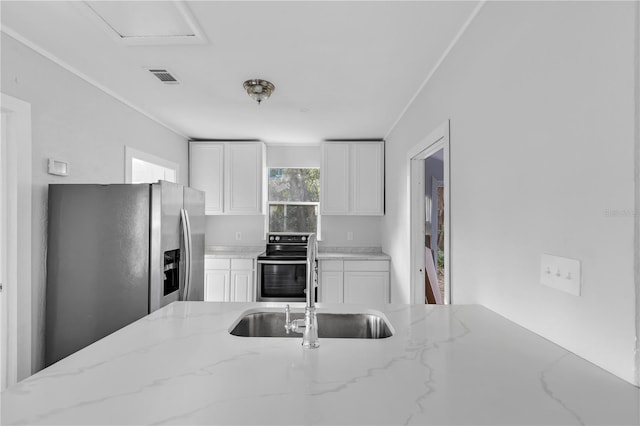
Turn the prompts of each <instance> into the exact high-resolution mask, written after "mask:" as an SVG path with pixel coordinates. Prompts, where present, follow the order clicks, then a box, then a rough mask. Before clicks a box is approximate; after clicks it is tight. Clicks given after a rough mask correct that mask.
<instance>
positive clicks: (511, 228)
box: [383, 2, 640, 382]
mask: <svg viewBox="0 0 640 426" xmlns="http://www.w3.org/2000/svg"><path fill="white" fill-rule="evenodd" d="M635 7H636V5H634V4H633V3H631V2H617V3H607V2H487V3H486V4H485V6H484V7H483V8H482V9H481V10H480V12H479V14H478V15H477V16H476V18H475V19H474V20H473V22H472V23H471V25H470V26H469V28H468V29H467V30H466V32H465V33H464V34H463V36H462V37H461V38H460V40H459V41H458V43H457V44H456V45H455V47H454V48H453V50H452V51H451V52H450V54H449V55H448V57H447V58H446V59H445V61H444V62H443V63H442V66H441V67H440V68H439V69H438V70H437V71H436V73H435V74H434V75H433V77H432V78H431V80H430V81H429V82H428V84H427V85H426V86H425V88H424V90H423V91H422V92H421V93H420V94H419V95H418V96H417V98H416V99H415V101H414V103H413V104H412V105H411V107H410V108H409V109H408V111H407V112H406V114H405V115H404V116H403V117H402V119H401V120H400V122H399V123H398V125H397V126H396V127H395V129H394V130H393V131H392V133H391V134H390V135H389V136H388V137H387V146H388V149H387V158H386V169H387V180H386V194H387V215H386V216H385V217H384V220H383V249H384V250H385V251H386V252H388V253H389V254H390V255H391V256H392V257H393V265H392V285H393V291H392V300H393V301H394V302H407V301H408V300H409V297H408V296H409V279H410V274H409V224H408V222H409V200H408V193H409V192H408V177H407V176H408V161H407V158H406V157H407V152H408V151H409V150H410V148H411V147H413V146H414V145H416V144H417V143H418V142H419V141H420V140H421V139H422V138H424V137H425V136H426V135H428V134H429V133H430V132H431V131H432V130H433V129H435V128H436V127H437V126H438V125H440V124H441V123H443V122H444V121H445V120H446V119H451V162H450V165H451V169H450V172H451V187H450V189H451V226H452V232H451V238H452V239H451V247H452V259H451V265H452V301H453V303H481V304H483V305H485V306H487V307H489V308H490V309H492V310H494V311H496V312H498V313H499V314H501V315H504V316H505V317H507V318H509V319H511V320H513V321H515V322H516V323H519V324H521V325H523V326H525V327H527V328H529V329H531V330H533V331H534V332H536V333H539V334H540V335H542V336H544V337H546V338H548V339H550V340H552V341H554V342H556V343H558V344H560V345H561V346H563V347H565V348H567V349H569V350H570V351H572V352H574V353H576V354H578V355H580V356H582V357H584V358H586V359H588V360H590V361H592V362H594V363H595V364H597V365H599V366H601V367H603V368H604V369H606V370H608V371H610V372H612V373H614V374H616V375H618V376H619V377H622V378H623V379H625V380H627V381H629V382H637V376H635V374H636V372H635V369H636V366H635V361H634V356H635V355H634V352H635V347H636V343H635V339H636V329H635V326H636V291H638V289H637V284H634V240H633V235H634V221H635V220H637V216H635V217H634V214H633V209H634V191H638V190H640V188H634V120H635V117H634V72H638V70H637V69H635V70H634V55H635V54H634V26H635V25H637V24H636V23H634V15H635V14H636V12H635V9H634V8H635ZM615 211H620V212H626V213H623V214H621V215H619V216H616V215H615V214H612V212H615ZM542 253H550V254H555V255H559V256H565V257H570V258H575V259H580V260H581V261H582V274H583V278H582V295H581V296H580V297H576V296H572V295H569V294H566V293H563V292H559V291H556V290H554V289H551V288H548V287H544V286H542V285H540V284H539V271H538V268H539V262H540V255H541V254H542Z"/></svg>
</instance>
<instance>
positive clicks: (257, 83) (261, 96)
mask: <svg viewBox="0 0 640 426" xmlns="http://www.w3.org/2000/svg"><path fill="white" fill-rule="evenodd" d="M242 86H243V87H244V90H246V91H247V95H249V96H251V97H252V98H253V99H255V100H256V101H257V102H258V105H259V104H260V103H261V102H262V101H264V100H266V99H269V96H271V93H272V92H273V91H274V90H275V88H276V86H274V85H273V83H270V82H268V81H267V80H260V79H258V78H254V79H252V80H247V81H245V82H244V84H243V85H242Z"/></svg>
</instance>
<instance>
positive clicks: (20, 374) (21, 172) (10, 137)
mask: <svg viewBox="0 0 640 426" xmlns="http://www.w3.org/2000/svg"><path fill="white" fill-rule="evenodd" d="M0 105H1V110H2V113H3V114H6V120H7V129H6V132H7V134H6V136H7V137H6V141H5V142H6V145H5V144H3V145H5V146H3V147H2V149H3V150H4V151H3V154H4V155H3V156H2V158H3V163H2V167H1V169H0V170H1V172H2V179H3V182H4V188H3V190H4V191H5V193H4V196H5V202H6V204H5V210H4V214H5V216H4V217H3V218H2V220H3V221H4V226H5V228H4V229H5V234H4V236H5V238H4V240H5V241H4V244H5V246H4V247H3V250H4V253H5V254H6V256H4V257H5V258H4V260H5V261H6V263H5V273H6V275H5V277H6V281H5V282H4V283H3V284H4V288H3V291H4V297H5V298H6V306H7V310H6V317H5V318H3V319H6V325H7V327H6V336H2V339H6V340H3V342H2V343H3V344H4V343H5V342H6V360H4V359H3V360H2V362H3V363H5V362H6V364H5V365H6V373H7V376H6V381H5V380H4V378H3V384H6V385H7V386H10V385H12V384H13V383H16V382H17V381H20V380H22V379H24V378H26V377H28V376H30V375H31V372H32V350H31V346H32V345H31V341H32V309H31V304H32V303H31V297H32V296H31V294H32V282H31V270H32V262H31V257H32V256H31V203H32V201H31V194H32V190H31V188H32V184H31V181H32V176H31V169H32V157H31V105H30V104H29V103H27V102H24V101H22V100H20V99H17V98H14V97H12V96H9V95H6V94H4V93H2V94H1V99H0ZM3 367H4V366H3Z"/></svg>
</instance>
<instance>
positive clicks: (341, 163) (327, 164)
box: [320, 142, 350, 214]
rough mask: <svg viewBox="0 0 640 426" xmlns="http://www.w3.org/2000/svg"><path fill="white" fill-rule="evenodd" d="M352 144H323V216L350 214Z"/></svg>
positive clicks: (321, 189)
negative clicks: (350, 156)
mask: <svg viewBox="0 0 640 426" xmlns="http://www.w3.org/2000/svg"><path fill="white" fill-rule="evenodd" d="M349 151H350V144H349V143H343V142H331V143H328V142H327V143H324V144H322V160H321V165H320V208H321V211H322V214H349Z"/></svg>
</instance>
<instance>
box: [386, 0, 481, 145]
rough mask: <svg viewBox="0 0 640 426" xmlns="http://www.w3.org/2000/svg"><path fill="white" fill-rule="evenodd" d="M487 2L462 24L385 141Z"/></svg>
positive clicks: (387, 135) (477, 7)
mask: <svg viewBox="0 0 640 426" xmlns="http://www.w3.org/2000/svg"><path fill="white" fill-rule="evenodd" d="M486 2H487V0H481V1H480V2H479V3H478V4H477V5H476V7H475V8H474V9H473V11H472V12H471V14H470V15H469V17H468V18H467V20H466V21H465V22H464V24H462V27H460V29H459V30H458V32H457V33H456V35H455V37H454V38H453V40H451V43H449V46H447V48H446V50H445V51H444V52H443V53H442V55H441V56H440V58H439V59H438V62H436V64H435V65H434V66H433V68H432V69H431V71H430V72H429V74H428V75H427V77H426V78H425V79H424V81H423V82H422V84H421V85H420V87H418V90H416V92H415V93H414V94H413V97H411V99H409V102H408V103H407V106H405V107H404V109H403V110H402V111H401V112H400V115H399V116H398V118H397V119H396V121H394V122H393V124H392V125H391V127H390V128H389V131H388V132H387V134H386V135H385V136H384V138H383V139H385V140H387V139H388V138H389V135H391V133H393V131H394V130H395V128H396V127H397V126H398V123H400V121H401V120H402V118H403V117H404V115H405V114H406V113H407V111H408V110H409V108H411V105H413V103H414V102H415V100H416V98H417V97H418V95H419V94H420V93H421V92H422V90H423V89H424V88H425V87H426V86H427V84H428V83H429V81H430V80H431V77H433V75H434V74H435V73H436V71H438V69H439V68H440V66H441V65H442V63H443V62H444V61H445V59H447V56H449V53H451V51H452V50H453V48H454V47H455V45H456V44H457V43H458V40H460V38H461V37H462V35H463V34H464V33H465V32H466V31H467V28H469V26H470V25H471V22H473V20H474V19H475V17H476V16H477V15H478V13H479V12H480V9H482V7H483V6H484V5H485V3H486Z"/></svg>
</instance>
